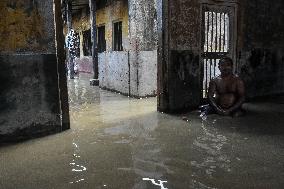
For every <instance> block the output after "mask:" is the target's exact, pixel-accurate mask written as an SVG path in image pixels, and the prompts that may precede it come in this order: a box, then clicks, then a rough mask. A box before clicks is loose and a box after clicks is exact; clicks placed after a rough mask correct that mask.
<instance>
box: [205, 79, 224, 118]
mask: <svg viewBox="0 0 284 189" xmlns="http://www.w3.org/2000/svg"><path fill="white" fill-rule="evenodd" d="M216 92H217V86H216V82H215V81H214V80H211V81H210V82H209V89H208V99H209V103H210V105H211V106H212V107H213V108H214V109H215V110H216V112H217V113H218V114H220V115H224V110H223V109H222V108H220V107H219V106H218V105H217V104H216V101H215V98H214V94H215V93H216Z"/></svg>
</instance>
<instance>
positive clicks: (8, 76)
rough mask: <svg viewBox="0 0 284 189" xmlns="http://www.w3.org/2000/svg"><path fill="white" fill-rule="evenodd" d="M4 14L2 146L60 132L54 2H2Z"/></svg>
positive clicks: (0, 50) (0, 20) (0, 52)
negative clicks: (3, 142) (9, 142)
mask: <svg viewBox="0 0 284 189" xmlns="http://www.w3.org/2000/svg"><path fill="white" fill-rule="evenodd" d="M0 12H1V14H0V17H1V18H0V32H1V35H0V38H1V45H0V79H1V81H2V85H1V86H0V142H2V141H15V140H20V139H24V138H30V137H34V136H38V135H46V134H48V133H53V132H58V131H60V130H61V121H60V107H59V93H58V91H59V90H58V89H59V88H58V75H57V59H56V54H55V36H54V18H53V1H52V0H46V1H39V0H34V1H28V0H2V1H1V2H0ZM8 16H9V17H8ZM2 41H6V42H5V43H2Z"/></svg>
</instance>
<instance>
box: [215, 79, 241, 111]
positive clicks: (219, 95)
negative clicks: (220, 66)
mask: <svg viewBox="0 0 284 189" xmlns="http://www.w3.org/2000/svg"><path fill="white" fill-rule="evenodd" d="M240 82H241V80H240V78H239V77H238V76H235V75H232V76H231V77H228V78H225V79H224V78H221V76H219V77H217V78H215V79H214V80H213V83H214V84H215V87H216V91H215V95H216V96H215V99H216V103H217V104H218V105H219V106H220V107H222V108H224V109H229V108H230V107H232V106H233V105H234V104H235V103H236V101H237V100H238V98H239V96H238V94H239V83H240Z"/></svg>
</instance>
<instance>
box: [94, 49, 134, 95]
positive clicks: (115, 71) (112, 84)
mask: <svg viewBox="0 0 284 189" xmlns="http://www.w3.org/2000/svg"><path fill="white" fill-rule="evenodd" d="M99 80H100V86H101V87H102V88H106V89H109V90H114V91H119V92H121V93H123V94H125V95H129V65H128V53H127V52H124V51H121V52H120V51H117V52H112V53H108V52H104V53H99Z"/></svg>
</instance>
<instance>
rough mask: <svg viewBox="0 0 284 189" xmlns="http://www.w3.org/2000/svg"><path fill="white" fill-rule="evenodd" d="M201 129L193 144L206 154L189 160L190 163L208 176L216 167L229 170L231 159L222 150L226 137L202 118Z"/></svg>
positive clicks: (226, 140) (225, 143)
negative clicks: (197, 158)
mask: <svg viewBox="0 0 284 189" xmlns="http://www.w3.org/2000/svg"><path fill="white" fill-rule="evenodd" d="M215 122H216V120H214V121H213V123H214V124H215ZM206 124H207V125H206ZM205 125H206V126H207V127H209V128H207V127H206V126H205ZM208 125H209V126H208ZM201 129H202V131H203V134H202V135H199V136H198V137H197V138H196V139H195V140H194V141H193V146H194V148H195V149H196V150H197V151H200V152H201V153H203V154H206V156H204V157H203V158H200V159H199V160H195V161H194V160H193V161H191V165H192V166H193V167H196V168H198V169H200V170H204V171H205V174H206V175H208V176H210V177H212V176H213V173H215V172H216V169H221V170H223V171H225V172H230V171H231V168H230V163H231V160H230V158H229V156H228V155H227V154H225V153H224V152H223V147H224V146H225V145H227V144H228V139H227V137H226V136H224V135H221V134H218V131H217V130H216V129H215V128H214V127H213V126H212V124H211V123H210V124H208V122H205V121H204V120H202V122H201Z"/></svg>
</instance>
